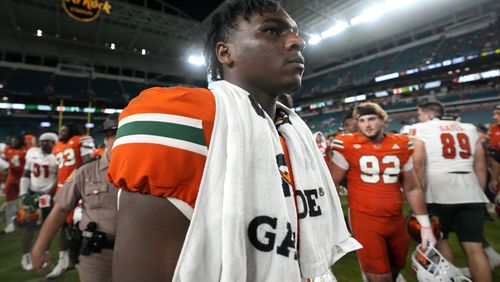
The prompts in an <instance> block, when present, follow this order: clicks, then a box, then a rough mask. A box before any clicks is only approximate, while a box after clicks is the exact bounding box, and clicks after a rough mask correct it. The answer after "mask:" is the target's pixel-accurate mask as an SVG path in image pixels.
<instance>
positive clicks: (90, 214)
mask: <svg viewBox="0 0 500 282" xmlns="http://www.w3.org/2000/svg"><path fill="white" fill-rule="evenodd" d="M117 127H118V115H110V116H108V118H106V120H105V121H104V124H103V130H102V131H103V133H104V143H105V145H106V151H105V153H104V154H103V155H102V156H100V157H97V158H95V159H93V160H92V161H89V162H87V163H85V164H83V165H82V166H80V167H79V168H78V169H77V170H75V171H74V172H73V174H72V175H70V176H69V177H68V180H66V183H65V184H64V186H66V187H64V188H63V189H62V190H61V192H59V193H58V194H57V196H56V198H55V202H56V204H55V206H54V208H53V209H52V211H51V213H50V215H49V217H48V218H47V220H46V221H45V223H44V224H43V226H42V229H41V230H40V234H39V236H38V239H37V241H36V243H35V245H34V247H33V250H32V261H33V267H34V268H35V269H37V271H38V272H39V273H41V274H43V273H44V268H45V267H46V266H47V265H49V264H51V263H52V261H51V258H50V256H49V254H48V253H47V250H48V248H49V247H50V243H51V241H52V239H53V238H54V236H55V234H56V233H57V230H59V228H60V227H61V226H62V225H63V223H64V220H65V218H66V215H67V214H68V213H69V211H71V210H72V209H73V208H75V207H76V206H77V205H78V202H79V201H80V200H82V201H83V204H82V217H81V220H80V223H79V228H80V230H82V231H83V232H82V233H81V234H82V238H83V239H82V246H81V247H80V256H79V261H80V262H79V265H78V272H79V276H80V281H83V282H85V281H111V264H112V258H113V244H114V237H115V230H116V215H117V206H116V202H117V201H116V199H117V193H118V189H117V188H116V187H115V186H114V185H112V184H110V183H109V182H108V181H107V176H106V172H107V169H108V164H109V158H110V156H111V148H112V147H113V142H114V140H115V136H116V129H117ZM95 246H97V248H96V247H95Z"/></svg>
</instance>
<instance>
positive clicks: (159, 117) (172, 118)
mask: <svg viewBox="0 0 500 282" xmlns="http://www.w3.org/2000/svg"><path fill="white" fill-rule="evenodd" d="M134 121H159V122H168V123H175V124H181V125H186V126H191V127H196V128H203V127H202V122H201V120H200V119H194V118H189V117H183V116H179V115H169V114H135V115H131V116H128V117H124V118H122V120H120V122H119V123H118V127H120V126H122V125H124V124H127V123H130V122H134Z"/></svg>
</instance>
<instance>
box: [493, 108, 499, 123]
mask: <svg viewBox="0 0 500 282" xmlns="http://www.w3.org/2000/svg"><path fill="white" fill-rule="evenodd" d="M493 119H494V120H495V122H496V124H500V110H495V111H494V112H493Z"/></svg>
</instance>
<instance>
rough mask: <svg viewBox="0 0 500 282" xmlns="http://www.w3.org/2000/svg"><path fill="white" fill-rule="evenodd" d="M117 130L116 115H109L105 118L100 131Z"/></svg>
mask: <svg viewBox="0 0 500 282" xmlns="http://www.w3.org/2000/svg"><path fill="white" fill-rule="evenodd" d="M116 129H118V114H111V115H109V116H107V117H106V119H105V120H104V122H103V124H102V131H103V132H104V131H109V130H116Z"/></svg>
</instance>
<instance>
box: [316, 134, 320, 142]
mask: <svg viewBox="0 0 500 282" xmlns="http://www.w3.org/2000/svg"><path fill="white" fill-rule="evenodd" d="M316 143H321V135H319V134H317V135H316Z"/></svg>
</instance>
